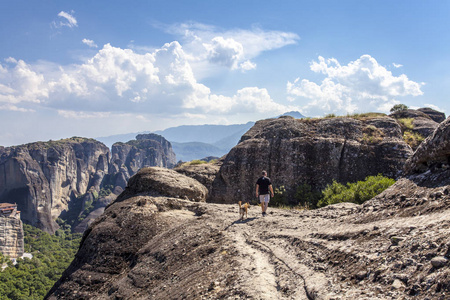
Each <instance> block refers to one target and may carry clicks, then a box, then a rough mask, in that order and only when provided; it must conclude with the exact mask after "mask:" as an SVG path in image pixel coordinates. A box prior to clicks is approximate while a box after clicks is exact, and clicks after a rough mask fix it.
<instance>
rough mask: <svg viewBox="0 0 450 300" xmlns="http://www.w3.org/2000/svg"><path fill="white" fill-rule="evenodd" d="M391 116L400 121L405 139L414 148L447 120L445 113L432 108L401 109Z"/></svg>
mask: <svg viewBox="0 0 450 300" xmlns="http://www.w3.org/2000/svg"><path fill="white" fill-rule="evenodd" d="M390 117H392V118H394V119H396V120H397V121H398V123H399V125H400V128H401V130H402V134H403V139H404V140H405V141H406V142H407V143H408V145H409V146H411V148H412V149H413V150H416V149H417V147H418V146H419V145H420V143H421V142H422V141H423V140H424V139H425V138H426V137H428V136H429V135H430V134H432V133H433V131H434V130H435V129H436V128H437V127H438V125H439V123H440V122H442V121H444V120H445V114H444V113H441V112H438V111H436V110H434V109H431V108H420V109H417V110H415V109H406V110H401V111H397V112H394V113H392V114H391V115H390Z"/></svg>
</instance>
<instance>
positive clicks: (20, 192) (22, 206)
mask: <svg viewBox="0 0 450 300" xmlns="http://www.w3.org/2000/svg"><path fill="white" fill-rule="evenodd" d="M0 155H1V156H0V202H10V203H17V205H18V209H19V210H20V211H21V212H22V213H21V214H22V220H23V221H25V222H26V223H28V224H31V225H33V226H36V227H38V228H40V229H43V230H45V231H48V232H54V231H55V230H56V229H57V224H56V223H55V221H54V220H55V219H56V218H57V217H58V216H59V215H60V214H61V213H62V212H63V211H66V210H68V208H69V204H70V203H71V202H73V201H76V199H77V197H79V196H81V195H83V194H86V193H87V192H88V191H90V190H92V191H97V192H98V190H99V189H100V184H101V182H102V179H103V177H104V175H105V174H106V173H107V172H108V162H109V155H110V154H109V149H108V148H107V147H106V146H105V145H103V144H101V143H100V142H97V141H95V140H91V139H84V138H71V139H66V140H60V141H50V142H37V143H31V144H26V145H22V146H15V147H9V148H2V149H0Z"/></svg>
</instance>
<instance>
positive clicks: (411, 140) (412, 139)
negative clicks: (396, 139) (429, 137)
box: [403, 130, 425, 149]
mask: <svg viewBox="0 0 450 300" xmlns="http://www.w3.org/2000/svg"><path fill="white" fill-rule="evenodd" d="M424 139H425V138H424V137H423V136H422V135H421V134H420V133H418V132H412V131H409V130H407V131H405V132H404V133H403V140H404V141H405V143H407V144H408V145H409V146H410V147H411V148H412V149H416V148H417V147H418V146H419V145H420V143H422V141H423V140H424Z"/></svg>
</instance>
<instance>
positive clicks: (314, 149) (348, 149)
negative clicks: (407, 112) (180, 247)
mask: <svg viewBox="0 0 450 300" xmlns="http://www.w3.org/2000/svg"><path fill="white" fill-rule="evenodd" d="M411 154H412V150H411V148H410V147H409V146H408V145H407V144H406V143H405V142H404V141H403V139H402V133H401V130H400V126H399V125H398V124H397V122H396V121H395V120H394V119H392V118H389V117H386V116H378V117H362V118H359V119H355V118H340V117H339V118H325V119H293V118H291V117H281V118H278V119H268V120H263V121H259V122H257V123H256V124H255V126H254V127H252V128H251V129H250V130H249V131H248V132H247V133H246V134H244V135H243V136H242V138H241V141H240V143H239V144H238V145H237V146H236V147H234V148H233V149H232V150H231V151H230V153H229V154H228V155H227V156H226V158H225V159H224V162H223V165H222V166H221V168H220V171H219V173H218V175H217V177H216V179H215V181H214V183H213V188H212V190H213V193H212V195H211V201H213V202H217V203H236V202H237V201H239V200H241V201H249V200H251V199H253V198H254V197H255V196H254V187H255V182H256V179H257V178H258V177H259V176H260V173H261V171H262V170H267V172H268V174H269V177H271V178H272V180H273V183H274V186H275V187H279V186H284V187H285V188H286V191H287V193H288V195H290V196H291V199H292V198H293V197H292V196H293V195H294V194H295V190H296V188H297V186H299V185H301V184H308V185H310V186H311V187H312V188H313V190H321V189H323V188H324V187H325V186H326V185H327V184H330V183H331V182H332V181H333V180H336V181H338V182H341V183H344V184H345V183H347V182H356V181H358V180H364V178H365V177H367V176H369V175H377V174H382V175H384V176H388V177H391V178H397V177H398V176H399V175H400V172H401V170H402V168H403V164H404V162H405V161H406V159H407V158H408V157H409V156H410V155H411Z"/></svg>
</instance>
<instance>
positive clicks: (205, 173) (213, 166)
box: [174, 160, 222, 199]
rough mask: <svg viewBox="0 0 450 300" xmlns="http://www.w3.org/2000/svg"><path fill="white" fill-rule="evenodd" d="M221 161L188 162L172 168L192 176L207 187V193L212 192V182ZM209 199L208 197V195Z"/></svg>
mask: <svg viewBox="0 0 450 300" xmlns="http://www.w3.org/2000/svg"><path fill="white" fill-rule="evenodd" d="M221 165H222V161H221V160H219V161H218V162H217V163H202V164H189V163H184V164H181V165H179V166H176V167H175V168H174V171H177V172H178V173H180V174H183V175H186V176H188V177H192V178H194V179H195V180H197V181H198V182H200V183H201V184H203V185H204V186H205V187H206V188H207V189H208V191H209V192H208V195H210V194H211V192H212V184H213V182H214V179H215V178H216V175H217V173H218V171H219V168H220V166H221ZM208 199H209V197H208Z"/></svg>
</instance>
